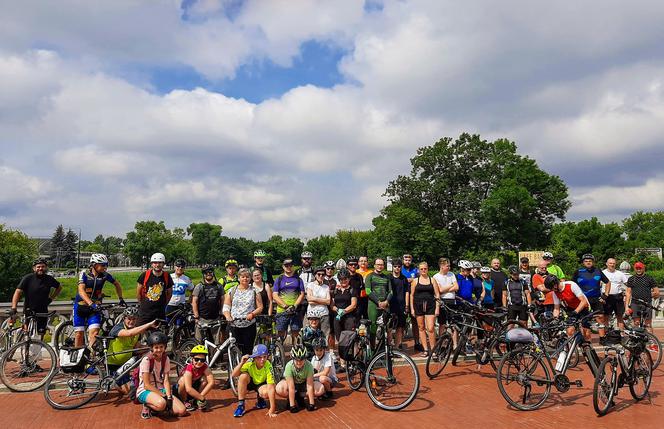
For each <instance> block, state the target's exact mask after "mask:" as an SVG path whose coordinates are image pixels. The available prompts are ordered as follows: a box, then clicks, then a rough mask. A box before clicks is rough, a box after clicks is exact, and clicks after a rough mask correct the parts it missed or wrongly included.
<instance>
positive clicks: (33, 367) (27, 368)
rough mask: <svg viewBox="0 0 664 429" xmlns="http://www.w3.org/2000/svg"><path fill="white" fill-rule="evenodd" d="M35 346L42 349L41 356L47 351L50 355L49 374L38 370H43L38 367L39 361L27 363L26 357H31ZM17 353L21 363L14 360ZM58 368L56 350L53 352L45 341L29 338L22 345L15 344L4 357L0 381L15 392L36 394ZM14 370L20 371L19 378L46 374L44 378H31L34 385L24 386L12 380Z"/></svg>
mask: <svg viewBox="0 0 664 429" xmlns="http://www.w3.org/2000/svg"><path fill="white" fill-rule="evenodd" d="M34 346H38V347H40V350H39V354H40V355H42V354H43V350H46V352H47V353H48V358H50V359H51V367H50V369H49V371H48V372H45V371H43V370H41V371H40V370H38V369H37V368H39V369H41V367H40V366H39V365H38V362H37V361H30V360H29V359H28V362H25V359H24V356H26V355H27V356H30V354H31V353H32V352H31V349H32V347H34ZM17 351H18V352H19V355H20V359H22V361H21V362H20V363H18V362H17V361H16V360H15V359H14V353H15V352H17ZM14 363H17V364H18V368H16V367H15V365H14ZM57 367H58V357H57V355H56V353H55V350H53V347H51V346H50V345H48V344H47V343H45V342H44V341H41V340H33V339H31V338H29V339H28V340H26V341H21V342H20V343H16V344H14V345H13V346H12V347H10V348H9V349H8V350H7V351H6V352H5V353H4V354H3V355H2V359H0V380H2V383H3V384H4V385H5V386H6V387H7V388H8V389H9V390H11V391H13V392H34V391H35V390H37V389H39V388H40V387H42V386H44V384H46V381H47V380H48V378H49V377H50V376H52V375H53V373H54V372H55V370H56V369H57ZM12 370H14V371H18V374H17V376H18V377H19V378H21V377H22V376H23V375H22V374H26V373H27V375H28V376H31V375H32V374H35V373H39V372H45V374H44V375H43V376H42V375H37V376H35V377H31V378H34V379H35V381H34V382H33V383H32V384H29V385H24V384H23V383H21V384H19V383H15V382H14V380H13V378H10V375H11V373H12V372H13V371H12Z"/></svg>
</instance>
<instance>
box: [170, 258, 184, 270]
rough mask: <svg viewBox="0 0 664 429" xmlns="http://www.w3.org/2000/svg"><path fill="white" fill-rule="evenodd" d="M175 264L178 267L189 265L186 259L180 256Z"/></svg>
mask: <svg viewBox="0 0 664 429" xmlns="http://www.w3.org/2000/svg"><path fill="white" fill-rule="evenodd" d="M173 265H174V266H176V267H182V268H184V267H186V266H187V263H186V262H185V261H184V259H181V258H180V259H176V260H175V262H173Z"/></svg>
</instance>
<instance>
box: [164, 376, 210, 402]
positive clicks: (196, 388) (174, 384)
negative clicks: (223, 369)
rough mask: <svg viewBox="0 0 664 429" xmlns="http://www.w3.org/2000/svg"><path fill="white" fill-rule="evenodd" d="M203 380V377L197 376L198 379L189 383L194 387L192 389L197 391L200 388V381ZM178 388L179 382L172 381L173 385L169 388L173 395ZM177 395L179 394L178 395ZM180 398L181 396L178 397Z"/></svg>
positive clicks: (176, 392)
mask: <svg viewBox="0 0 664 429" xmlns="http://www.w3.org/2000/svg"><path fill="white" fill-rule="evenodd" d="M202 380H203V377H201V378H199V379H198V380H194V381H193V382H192V383H191V387H193V388H194V390H196V391H199V390H201V381H202ZM179 390H180V383H179V382H178V383H173V387H172V388H171V391H172V392H173V394H174V395H177V394H178V391H179ZM178 397H179V396H178ZM180 399H182V398H180Z"/></svg>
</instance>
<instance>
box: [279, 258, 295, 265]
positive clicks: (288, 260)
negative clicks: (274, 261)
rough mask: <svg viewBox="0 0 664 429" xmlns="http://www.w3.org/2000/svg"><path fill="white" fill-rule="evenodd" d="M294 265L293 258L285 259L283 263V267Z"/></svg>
mask: <svg viewBox="0 0 664 429" xmlns="http://www.w3.org/2000/svg"><path fill="white" fill-rule="evenodd" d="M289 264H290V265H293V260H292V259H291V258H286V259H284V262H282V263H281V265H289Z"/></svg>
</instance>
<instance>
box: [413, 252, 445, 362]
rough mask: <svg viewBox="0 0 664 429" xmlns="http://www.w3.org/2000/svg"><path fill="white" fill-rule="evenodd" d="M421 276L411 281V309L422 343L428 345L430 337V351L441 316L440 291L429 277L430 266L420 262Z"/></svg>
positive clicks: (426, 354)
mask: <svg viewBox="0 0 664 429" xmlns="http://www.w3.org/2000/svg"><path fill="white" fill-rule="evenodd" d="M418 268H419V272H420V274H419V276H418V277H416V278H414V279H413V280H411V285H410V289H411V292H412V293H411V294H410V308H411V314H412V315H413V317H415V318H416V320H417V328H418V330H419V333H420V343H421V344H422V345H424V344H427V335H428V337H429V342H428V344H429V348H428V349H429V351H430V350H433V346H434V344H435V343H436V335H435V334H434V327H435V325H436V317H438V314H439V311H440V310H439V304H438V299H439V298H440V291H439V290H438V288H437V287H434V285H433V281H432V280H431V277H429V264H427V263H426V262H420V265H419V266H418ZM428 354H429V352H428V351H424V352H422V355H421V356H422V357H426V356H428Z"/></svg>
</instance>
